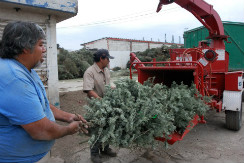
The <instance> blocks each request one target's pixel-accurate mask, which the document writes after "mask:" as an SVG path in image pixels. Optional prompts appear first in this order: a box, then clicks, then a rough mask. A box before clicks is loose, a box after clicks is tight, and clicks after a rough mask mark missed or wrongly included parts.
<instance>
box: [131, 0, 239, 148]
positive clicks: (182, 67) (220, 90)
mask: <svg viewBox="0 0 244 163" xmlns="http://www.w3.org/2000/svg"><path fill="white" fill-rule="evenodd" d="M173 2H175V3H177V4H178V5H180V6H181V7H182V8H184V9H186V10H188V11H189V12H191V13H192V14H193V15H194V16H195V17H196V18H197V19H198V20H199V21H200V22H201V23H202V24H203V25H204V26H205V27H206V28H207V29H208V31H209V36H208V38H207V39H210V40H211V41H210V42H207V41H201V42H199V45H198V47H197V48H189V49H170V50H169V53H170V61H164V62H160V61H159V62H156V61H155V60H154V61H153V62H141V61H140V60H139V59H138V58H137V57H136V55H135V54H134V53H131V54H130V62H131V67H130V76H131V77H132V73H131V68H132V66H133V67H134V68H135V69H136V70H137V73H138V81H139V82H140V83H143V82H144V81H146V80H147V79H148V78H150V77H154V78H155V79H154V82H155V83H163V84H164V85H167V86H169V87H170V85H171V83H172V82H173V81H175V82H176V83H178V84H180V83H181V82H183V83H184V84H186V85H189V86H190V85H191V84H192V82H194V83H195V85H196V87H197V89H198V91H199V92H200V93H201V94H202V95H203V96H211V97H212V100H211V103H210V104H209V105H211V107H212V108H214V109H216V111H217V112H221V111H225V113H226V127H227V128H228V129H231V130H236V131H237V130H239V129H240V128H241V124H242V99H243V97H242V96H243V71H232V72H229V71H228V64H229V53H228V52H227V51H225V42H224V41H227V38H228V36H227V35H225V34H224V27H223V24H222V22H221V19H220V17H219V15H218V13H217V12H216V11H215V10H214V9H213V6H212V5H209V4H208V3H206V2H205V1H203V0H175V1H174V0H160V2H159V4H158V8H157V12H159V11H160V10H161V8H162V6H163V5H167V4H170V3H173ZM192 122H193V124H194V125H193V126H195V125H196V124H197V123H199V122H204V120H203V117H201V118H200V119H199V118H198V116H197V115H196V116H195V118H194V119H193V120H192ZM193 126H191V127H193ZM187 132H189V129H188V128H187V129H186V130H185V132H184V133H183V134H182V135H179V134H177V133H174V134H173V135H172V136H171V138H172V139H171V140H168V142H169V144H173V143H174V142H176V141H178V140H181V139H182V138H183V137H184V135H185V134H186V133H187ZM158 140H161V141H164V139H163V138H162V139H161V138H158Z"/></svg>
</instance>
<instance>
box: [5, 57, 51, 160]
mask: <svg viewBox="0 0 244 163" xmlns="http://www.w3.org/2000/svg"><path fill="white" fill-rule="evenodd" d="M44 117H47V118H48V119H49V120H51V121H55V119H54V116H53V113H52V111H51V109H50V107H49V102H48V100H47V96H46V92H45V88H44V86H43V84H42V82H41V80H40V78H39V76H38V74H37V73H36V72H35V71H34V70H31V72H30V71H29V70H28V69H27V68H26V67H25V66H24V65H22V64H21V63H19V62H18V61H16V60H14V59H1V58H0V162H1V163H2V162H18V163H22V162H23V163H33V162H36V161H38V160H40V159H41V158H42V157H44V156H45V155H46V154H47V152H48V151H49V150H50V149H51V147H52V146H53V144H54V140H52V141H40V140H34V139H32V138H31V136H30V135H29V134H28V133H27V132H26V131H25V130H24V129H23V128H22V127H21V126H20V125H25V124H29V123H32V122H35V121H38V120H41V119H43V118H44Z"/></svg>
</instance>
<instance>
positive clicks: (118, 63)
mask: <svg viewBox="0 0 244 163" xmlns="http://www.w3.org/2000/svg"><path fill="white" fill-rule="evenodd" d="M109 53H110V55H111V56H113V57H114V59H110V69H112V68H114V67H121V68H122V69H125V68H126V64H127V62H128V61H129V60H130V51H109Z"/></svg>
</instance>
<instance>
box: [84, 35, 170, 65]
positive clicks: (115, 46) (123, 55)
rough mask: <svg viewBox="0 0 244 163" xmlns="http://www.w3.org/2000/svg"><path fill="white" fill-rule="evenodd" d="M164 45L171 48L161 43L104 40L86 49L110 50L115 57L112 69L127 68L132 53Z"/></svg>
mask: <svg viewBox="0 0 244 163" xmlns="http://www.w3.org/2000/svg"><path fill="white" fill-rule="evenodd" d="M162 45H165V46H171V44H167V43H166V44H165V43H163V42H162V43H161V42H150V41H149V42H145V41H140V40H138V41H136V40H129V39H113V38H102V39H99V40H95V41H93V42H90V43H86V44H85V48H86V49H101V48H103V49H108V50H109V53H110V55H111V56H113V57H115V58H114V59H111V60H110V69H112V68H114V67H121V68H126V64H127V62H128V61H129V60H130V53H131V52H143V51H145V50H147V49H148V48H150V49H152V48H159V47H161V46H162Z"/></svg>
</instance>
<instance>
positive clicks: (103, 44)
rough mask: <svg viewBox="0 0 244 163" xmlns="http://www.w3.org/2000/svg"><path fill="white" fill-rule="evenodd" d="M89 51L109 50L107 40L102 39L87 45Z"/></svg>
mask: <svg viewBox="0 0 244 163" xmlns="http://www.w3.org/2000/svg"><path fill="white" fill-rule="evenodd" d="M86 48H87V49H108V46H107V40H105V39H101V40H97V41H95V42H92V43H88V44H87V45H86Z"/></svg>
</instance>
